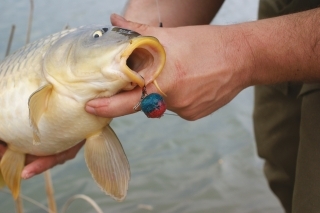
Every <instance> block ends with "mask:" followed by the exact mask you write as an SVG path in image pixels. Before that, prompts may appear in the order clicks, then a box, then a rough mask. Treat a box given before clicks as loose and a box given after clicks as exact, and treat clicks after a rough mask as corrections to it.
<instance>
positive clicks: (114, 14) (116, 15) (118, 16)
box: [111, 13, 126, 21]
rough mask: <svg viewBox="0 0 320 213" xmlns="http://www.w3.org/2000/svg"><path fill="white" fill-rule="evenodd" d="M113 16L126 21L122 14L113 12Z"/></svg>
mask: <svg viewBox="0 0 320 213" xmlns="http://www.w3.org/2000/svg"><path fill="white" fill-rule="evenodd" d="M111 16H113V18H115V19H118V20H121V21H126V19H125V18H123V17H122V16H120V15H118V14H116V13H113V14H111Z"/></svg>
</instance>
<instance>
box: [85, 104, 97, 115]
mask: <svg viewBox="0 0 320 213" xmlns="http://www.w3.org/2000/svg"><path fill="white" fill-rule="evenodd" d="M86 111H87V112H88V113H90V114H93V115H97V113H96V109H95V108H93V107H91V106H86Z"/></svg>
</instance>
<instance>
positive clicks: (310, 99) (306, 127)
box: [293, 84, 320, 213]
mask: <svg viewBox="0 0 320 213" xmlns="http://www.w3.org/2000/svg"><path fill="white" fill-rule="evenodd" d="M314 85H315V84H313V85H308V86H310V87H311V86H312V88H313V89H312V91H307V92H306V93H305V94H304V95H302V97H303V98H302V107H301V127H300V145H299V152H298V159H297V167H296V170H297V171H296V181H295V186H294V193H293V212H296V213H298V212H299V213H300V212H308V213H313V212H319V211H320V184H319V183H320V87H319V88H318V89H314V87H313V86H314Z"/></svg>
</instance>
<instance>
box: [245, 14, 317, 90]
mask: <svg viewBox="0 0 320 213" xmlns="http://www.w3.org/2000/svg"><path fill="white" fill-rule="evenodd" d="M240 26H241V28H242V33H243V38H244V39H243V43H244V44H245V45H248V46H249V49H250V52H248V54H247V57H248V59H247V60H248V62H249V64H251V65H250V67H248V69H247V70H248V71H249V73H248V77H249V79H248V80H249V81H250V82H249V84H251V85H256V84H274V83H279V82H285V81H300V82H319V81H320V28H319V26H320V9H314V10H309V11H306V12H301V13H296V14H291V15H287V16H282V17H277V18H272V19H265V20H261V21H257V22H252V23H246V24H242V25H240ZM243 60H246V59H245V58H243ZM251 62H252V63H251Z"/></svg>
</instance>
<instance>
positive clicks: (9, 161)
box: [0, 148, 25, 199]
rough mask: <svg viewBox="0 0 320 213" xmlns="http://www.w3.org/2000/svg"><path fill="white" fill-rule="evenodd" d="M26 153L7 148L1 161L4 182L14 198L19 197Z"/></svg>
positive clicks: (0, 168) (0, 167)
mask: <svg viewBox="0 0 320 213" xmlns="http://www.w3.org/2000/svg"><path fill="white" fill-rule="evenodd" d="M24 161H25V154H24V153H19V152H15V151H12V150H11V149H9V148H8V149H7V151H6V152H5V153H4V155H3V157H2V159H1V162H0V170H1V173H2V177H3V180H4V183H5V184H6V185H7V186H8V188H9V189H10V190H11V192H12V196H13V198H14V199H17V198H18V196H19V193H20V182H21V172H22V169H23V167H24Z"/></svg>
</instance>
